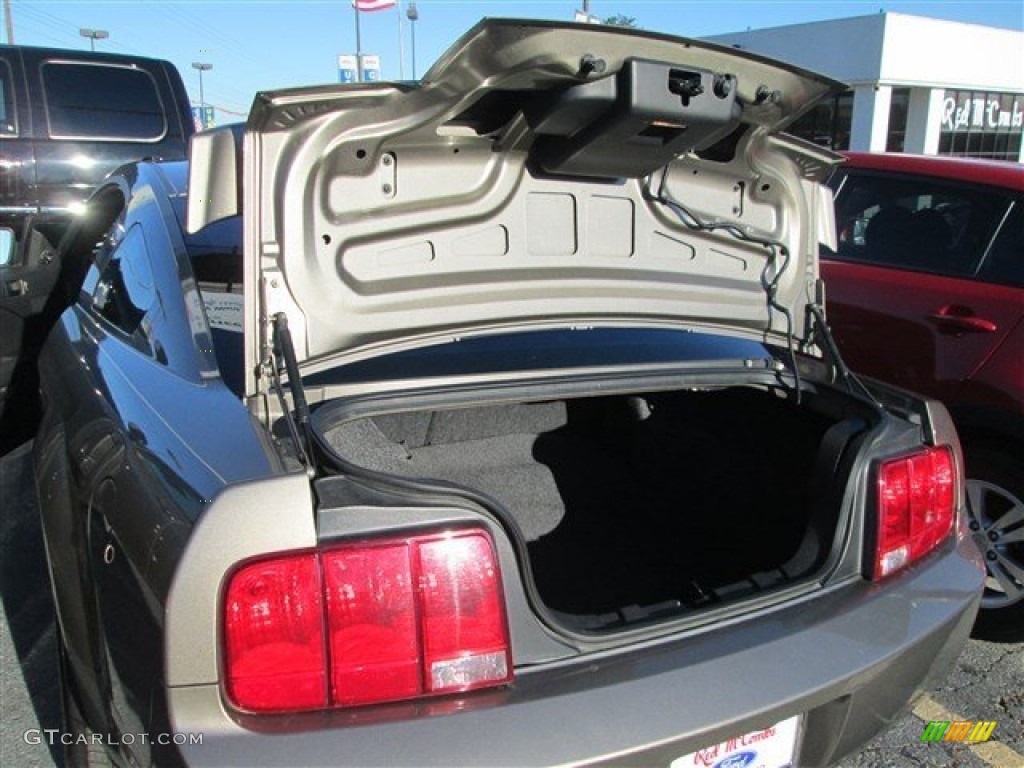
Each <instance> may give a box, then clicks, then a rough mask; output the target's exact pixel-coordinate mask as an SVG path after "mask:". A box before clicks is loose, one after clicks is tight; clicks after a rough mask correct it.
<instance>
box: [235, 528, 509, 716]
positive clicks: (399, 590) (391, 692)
mask: <svg viewBox="0 0 1024 768" xmlns="http://www.w3.org/2000/svg"><path fill="white" fill-rule="evenodd" d="M224 657H225V687H226V692H227V696H228V699H229V700H230V701H231V702H232V704H234V705H235V706H236V707H238V708H240V709H243V710H248V711H253V712H288V711H301V710H312V709H324V708H330V707H346V706H356V705H362V704H373V703H379V702H385V701H397V700H402V699H411V698H416V697H418V696H426V695H431V694H439V693H449V692H460V691H468V690H472V689H475V688H481V687H489V686H494V685H501V684H503V683H507V682H510V681H511V679H512V660H511V653H510V643H509V635H508V624H507V621H506V619H505V609H504V599H503V591H502V587H501V576H500V571H499V568H498V563H497V559H496V557H495V554H494V547H493V545H492V543H491V539H490V537H489V536H488V534H486V533H485V532H484V531H482V530H476V529H473V530H460V531H454V532H450V533H443V534H428V535H419V536H410V537H405V538H401V539H386V540H382V541H363V542H358V543H352V544H346V545H343V546H340V547H337V548H333V549H328V550H324V551H322V552H316V553H309V552H307V553H301V554H294V555H288V556H282V557H276V558H273V559H268V560H263V561H259V562H256V563H252V564H249V565H246V566H244V567H242V568H241V569H239V570H238V571H236V572H235V573H234V574H233V575H232V576H231V579H230V581H229V583H228V586H227V591H226V596H225V603H224Z"/></svg>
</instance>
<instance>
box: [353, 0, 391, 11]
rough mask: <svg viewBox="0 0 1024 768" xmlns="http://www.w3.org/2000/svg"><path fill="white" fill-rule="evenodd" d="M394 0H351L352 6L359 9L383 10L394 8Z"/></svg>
mask: <svg viewBox="0 0 1024 768" xmlns="http://www.w3.org/2000/svg"><path fill="white" fill-rule="evenodd" d="M395 2H396V0H352V7H353V8H356V9H357V10H360V11H383V10H384V9H386V8H394V6H395Z"/></svg>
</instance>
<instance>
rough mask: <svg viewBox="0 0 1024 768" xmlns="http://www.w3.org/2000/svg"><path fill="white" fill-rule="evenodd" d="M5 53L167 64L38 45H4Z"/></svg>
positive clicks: (139, 57)
mask: <svg viewBox="0 0 1024 768" xmlns="http://www.w3.org/2000/svg"><path fill="white" fill-rule="evenodd" d="M2 47H3V49H4V51H5V52H12V51H21V52H24V53H26V54H29V55H31V56H35V57H38V58H40V59H70V60H74V61H94V62H98V63H102V62H110V63H115V64H119V63H130V62H148V63H151V64H157V63H160V64H165V63H167V61H166V60H165V59H156V58H153V57H152V56H142V55H138V54H134V53H110V52H107V51H83V50H81V49H79V48H51V47H45V46H37V45H4V46H2Z"/></svg>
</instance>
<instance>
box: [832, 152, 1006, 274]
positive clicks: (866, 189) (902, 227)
mask: <svg viewBox="0 0 1024 768" xmlns="http://www.w3.org/2000/svg"><path fill="white" fill-rule="evenodd" d="M1007 205H1008V200H1007V199H1006V196H1005V195H1004V194H1001V193H999V192H994V191H993V192H990V191H988V190H982V189H976V188H972V187H968V186H965V185H960V184H956V183H948V182H944V181H941V180H931V179H922V178H915V179H911V178H904V177H893V176H887V177H883V176H880V175H875V174H872V173H856V172H855V173H850V174H848V175H847V177H846V179H845V180H844V181H843V185H842V190H841V192H840V194H839V197H838V200H837V222H838V225H839V251H838V253H837V255H836V256H837V258H839V259H841V260H843V261H856V262H866V263H870V264H878V265H882V266H890V267H896V268H900V269H913V270H919V271H926V272H932V273H935V274H940V275H953V276H963V277H972V276H974V275H976V274H977V273H978V269H979V266H980V265H981V261H982V257H983V256H984V255H985V252H986V250H987V249H988V246H989V244H990V243H991V242H992V238H993V236H994V235H995V233H996V230H997V228H998V227H999V224H1000V222H1001V221H1002V219H1003V218H1004V216H1005V214H1006V209H1007Z"/></svg>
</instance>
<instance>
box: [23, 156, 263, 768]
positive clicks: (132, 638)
mask: <svg viewBox="0 0 1024 768" xmlns="http://www.w3.org/2000/svg"><path fill="white" fill-rule="evenodd" d="M108 188H117V189H119V190H121V191H123V192H124V194H125V195H126V197H127V200H128V204H127V206H126V207H125V210H124V211H123V213H122V214H120V215H119V216H118V220H117V221H115V222H113V223H112V224H111V226H112V228H116V227H122V226H123V227H124V228H131V227H132V226H136V225H137V226H141V227H143V231H144V232H145V233H146V234H145V236H146V239H147V243H148V244H149V248H150V249H151V253H154V254H158V256H159V258H157V259H154V260H153V261H154V271H153V274H154V281H155V284H156V285H155V287H156V291H157V293H158V294H159V296H160V298H159V301H158V304H159V305H160V308H159V312H160V314H161V315H163V317H162V318H161V319H160V320H159V321H157V322H154V324H153V332H154V336H155V339H156V341H157V342H158V343H159V344H160V346H162V347H163V349H165V350H166V352H165V355H166V358H167V360H168V362H167V363H162V362H160V361H158V359H157V356H156V354H155V353H154V354H146V353H145V352H143V351H141V350H140V349H138V348H137V347H135V346H133V345H131V344H130V343H126V341H127V339H126V337H125V335H124V334H122V333H120V332H119V331H118V330H117V329H115V328H114V327H112V325H111V324H110V323H109V322H108V321H106V320H104V319H103V318H101V317H100V316H99V315H98V314H97V313H96V311H95V308H94V307H93V306H92V300H91V296H89V295H86V294H85V293H84V292H83V293H82V294H81V295H80V296H79V297H78V301H76V302H75V303H74V304H73V305H72V306H71V307H70V308H69V309H68V310H67V311H66V312H65V313H64V314H63V315H62V317H61V318H60V320H59V322H58V325H57V327H56V328H55V330H54V332H52V333H51V334H50V337H49V340H48V343H47V345H46V347H45V350H44V353H43V354H42V355H41V356H40V379H41V383H42V387H43V390H44V392H46V393H47V395H46V400H45V402H44V417H43V422H42V425H41V428H40V431H39V434H38V438H37V441H36V445H35V457H34V458H35V463H36V477H37V484H38V492H39V496H40V498H41V499H43V500H44V502H45V503H44V507H45V509H46V510H47V514H45V515H44V516H43V530H44V537H45V540H46V545H47V547H46V548H47V554H48V559H49V563H50V567H51V571H52V574H53V584H54V597H55V602H56V605H57V612H58V616H59V626H60V636H61V642H62V645H63V647H64V648H65V649H66V652H67V667H68V670H69V671H70V676H71V678H72V681H71V687H72V689H73V690H74V691H75V694H76V701H77V703H78V705H79V707H80V708H81V710H82V711H83V713H84V714H85V716H86V719H87V721H88V722H91V723H106V724H107V726H108V728H109V730H110V732H112V733H140V732H145V731H153V732H167V731H168V730H169V725H168V724H167V723H166V722H162V717H163V716H162V715H161V713H162V712H164V710H165V705H164V699H163V696H162V692H161V690H160V689H159V685H158V682H159V680H160V679H161V678H162V670H161V668H160V659H161V658H162V640H161V638H162V624H163V610H162V606H163V603H164V601H165V599H166V596H167V592H168V590H169V588H170V582H171V579H172V577H173V574H174V568H175V565H176V562H177V558H178V557H179V556H180V554H181V551H182V549H183V547H184V544H185V542H186V541H187V540H188V537H189V534H190V531H191V528H192V525H193V524H194V522H195V521H196V519H197V518H198V517H199V516H200V515H201V514H202V512H203V508H204V506H205V505H206V504H208V503H209V502H210V500H212V499H213V498H214V497H215V496H216V495H217V493H218V492H219V491H220V490H221V489H222V488H223V487H224V486H225V485H227V484H229V483H234V482H239V481H241V480H245V479H249V478H255V477H262V476H266V475H268V474H271V475H272V474H274V473H275V472H277V471H281V466H280V464H279V463H278V461H277V459H276V457H275V456H274V454H273V453H272V452H271V451H270V450H269V449H268V450H266V451H263V450H261V448H260V447H261V446H263V445H264V444H265V441H264V438H263V437H262V433H261V431H260V430H259V429H258V428H257V427H256V426H255V424H254V423H253V422H252V420H251V419H250V416H249V413H248V412H247V411H246V409H245V408H244V407H243V406H242V403H241V401H240V400H239V399H238V398H237V397H235V396H234V395H233V394H232V393H231V392H230V391H229V390H228V389H227V388H226V387H225V386H224V384H223V383H222V382H221V380H220V379H219V377H218V376H217V375H216V369H215V368H214V369H211V368H210V367H209V365H207V364H204V362H203V360H204V356H203V355H202V353H201V351H200V350H199V349H198V348H197V346H196V343H195V341H194V337H193V335H192V330H191V328H190V325H189V322H188V320H187V318H186V316H185V312H186V308H185V306H184V302H183V301H182V295H183V290H182V282H183V281H186V282H187V281H188V280H189V279H190V275H189V273H188V263H187V259H186V258H185V257H184V247H183V244H182V241H181V234H180V229H179V227H178V224H177V220H176V218H175V216H174V213H173V211H172V209H171V207H170V204H169V202H168V198H169V196H170V195H172V194H175V190H174V188H173V187H172V186H171V185H170V184H169V181H168V178H167V177H166V176H165V175H164V174H163V172H161V171H160V170H159V169H157V168H155V167H154V166H146V165H143V166H140V167H139V172H138V175H129V176H128V177H120V178H117V179H114V180H112V182H111V184H110V185H109V186H108V187H104V189H108ZM64 255H65V257H66V258H79V259H80V258H89V257H90V256H91V254H90V253H83V252H81V251H79V252H77V253H75V252H72V253H67V254H64ZM102 258H103V256H102V255H101V258H100V264H99V265H94V266H93V267H91V269H97V268H101V267H102V263H103V262H102ZM87 284H88V281H87ZM162 413H177V414H181V415H182V417H183V418H182V419H180V420H179V421H177V422H176V424H175V425H174V426H173V427H172V425H170V424H169V423H168V422H167V421H166V420H165V419H164V418H163V417H162V416H161V414H162ZM189 414H203V415H202V419H201V420H200V419H199V418H196V419H194V420H193V419H190V418H189V416H188V415H189ZM211 421H213V422H214V423H212V424H211ZM152 746H153V747H154V748H160V747H158V745H152ZM149 748H150V747H149V746H147V745H145V744H135V745H133V746H132V747H131V749H132V750H133V752H137V751H138V750H140V749H141V750H148V749H149ZM136 756H137V758H138V759H140V761H141V762H143V763H144V764H147V763H149V761H150V756H148V755H145V754H141V753H139V754H136Z"/></svg>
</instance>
